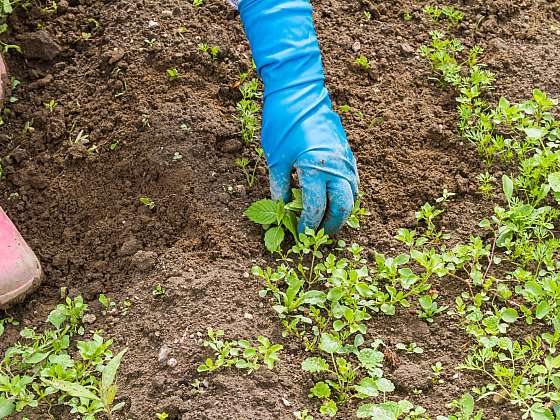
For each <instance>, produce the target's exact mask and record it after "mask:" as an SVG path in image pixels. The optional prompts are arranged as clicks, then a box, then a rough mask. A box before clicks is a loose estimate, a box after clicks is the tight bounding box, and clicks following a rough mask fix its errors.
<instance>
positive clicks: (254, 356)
mask: <svg viewBox="0 0 560 420" xmlns="http://www.w3.org/2000/svg"><path fill="white" fill-rule="evenodd" d="M223 336H224V331H223V330H214V329H212V328H208V339H207V340H205V341H204V343H203V345H204V347H208V348H210V349H211V350H212V351H213V352H214V358H207V359H206V360H205V361H204V363H203V364H201V365H200V366H198V369H197V370H198V372H213V371H215V370H217V369H221V368H228V367H236V368H238V369H244V370H247V371H248V372H249V373H251V372H253V371H255V370H258V369H259V368H260V367H261V364H265V365H266V367H267V368H268V369H274V367H275V366H276V363H277V362H278V360H279V354H278V353H279V352H280V351H281V350H282V348H283V346H282V345H280V344H272V343H271V342H270V340H269V339H268V338H266V337H263V336H259V337H258V338H257V344H253V343H252V342H251V341H249V340H245V339H242V340H223V339H222V337H223Z"/></svg>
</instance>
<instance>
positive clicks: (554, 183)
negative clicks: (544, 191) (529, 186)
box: [548, 172, 560, 192]
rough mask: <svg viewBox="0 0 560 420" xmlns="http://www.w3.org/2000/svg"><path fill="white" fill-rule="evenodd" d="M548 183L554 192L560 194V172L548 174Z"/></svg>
mask: <svg viewBox="0 0 560 420" xmlns="http://www.w3.org/2000/svg"><path fill="white" fill-rule="evenodd" d="M548 183H549V184H550V188H551V189H552V191H554V192H560V172H552V173H550V174H548Z"/></svg>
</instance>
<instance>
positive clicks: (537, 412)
mask: <svg viewBox="0 0 560 420" xmlns="http://www.w3.org/2000/svg"><path fill="white" fill-rule="evenodd" d="M531 418H532V419H533V420H554V415H553V414H552V412H551V411H550V410H549V409H548V408H546V407H544V406H543V405H542V404H541V403H535V404H533V405H532V406H531Z"/></svg>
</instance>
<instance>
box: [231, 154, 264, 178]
mask: <svg viewBox="0 0 560 420" xmlns="http://www.w3.org/2000/svg"><path fill="white" fill-rule="evenodd" d="M255 151H256V152H257V158H256V159H255V160H254V164H253V167H252V168H251V167H250V161H249V159H247V158H245V157H241V158H237V159H236V160H235V165H236V166H238V167H239V168H241V170H242V171H243V173H244V174H245V178H246V179H247V185H248V186H249V188H253V186H254V185H255V180H256V173H257V168H258V166H259V163H260V162H261V160H262V158H263V156H264V150H263V149H262V148H261V147H256V148H255Z"/></svg>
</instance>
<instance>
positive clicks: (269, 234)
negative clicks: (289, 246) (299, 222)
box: [264, 226, 284, 252]
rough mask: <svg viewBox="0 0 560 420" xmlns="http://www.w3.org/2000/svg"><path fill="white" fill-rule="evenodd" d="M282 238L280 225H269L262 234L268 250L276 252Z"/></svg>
mask: <svg viewBox="0 0 560 420" xmlns="http://www.w3.org/2000/svg"><path fill="white" fill-rule="evenodd" d="M283 240H284V229H283V228H282V227H280V226H275V227H271V228H270V229H268V230H267V231H266V233H265V234H264V245H265V246H266V249H268V250H269V251H270V252H276V251H278V249H279V248H280V244H282V241H283Z"/></svg>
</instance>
